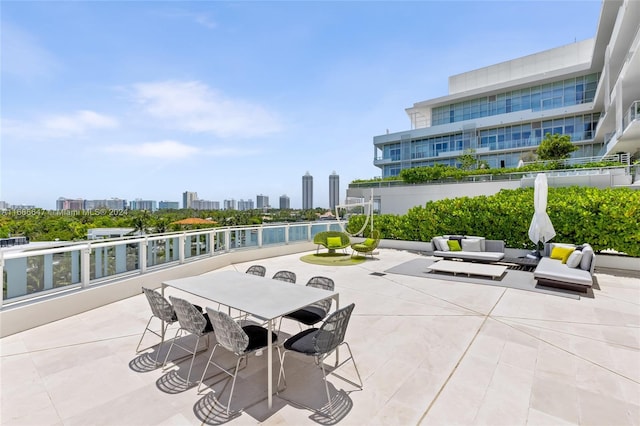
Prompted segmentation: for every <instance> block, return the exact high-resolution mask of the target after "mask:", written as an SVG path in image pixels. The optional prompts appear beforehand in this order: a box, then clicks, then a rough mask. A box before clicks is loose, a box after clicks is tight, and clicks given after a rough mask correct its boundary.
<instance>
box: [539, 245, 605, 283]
mask: <svg viewBox="0 0 640 426" xmlns="http://www.w3.org/2000/svg"><path fill="white" fill-rule="evenodd" d="M595 266H596V255H595V253H594V251H593V248H592V247H591V246H590V245H589V244H583V245H582V246H575V245H573V244H561V243H548V244H545V247H544V256H543V257H542V258H541V259H540V262H539V263H538V266H537V267H536V269H535V271H533V277H534V278H535V279H536V280H537V281H538V284H540V285H544V286H547V287H557V288H563V289H569V290H576V291H580V292H583V293H584V292H586V291H587V290H588V289H590V288H591V287H592V286H593V273H594V271H595Z"/></svg>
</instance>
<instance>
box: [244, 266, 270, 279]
mask: <svg viewBox="0 0 640 426" xmlns="http://www.w3.org/2000/svg"><path fill="white" fill-rule="evenodd" d="M246 273H247V274H251V275H257V276H259V277H264V276H265V275H266V274H267V268H265V267H264V266H262V265H251V266H249V269H247V271H246Z"/></svg>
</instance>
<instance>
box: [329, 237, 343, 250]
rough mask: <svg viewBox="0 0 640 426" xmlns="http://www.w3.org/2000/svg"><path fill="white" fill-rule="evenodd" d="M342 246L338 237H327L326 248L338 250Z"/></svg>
mask: <svg viewBox="0 0 640 426" xmlns="http://www.w3.org/2000/svg"><path fill="white" fill-rule="evenodd" d="M341 246H342V239H341V238H340V237H328V238H327V247H329V248H340V247H341Z"/></svg>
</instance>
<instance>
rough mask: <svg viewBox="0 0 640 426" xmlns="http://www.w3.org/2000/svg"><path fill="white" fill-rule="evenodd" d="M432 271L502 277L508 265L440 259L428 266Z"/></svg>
mask: <svg viewBox="0 0 640 426" xmlns="http://www.w3.org/2000/svg"><path fill="white" fill-rule="evenodd" d="M427 269H430V270H431V271H436V272H450V273H452V274H453V275H458V274H466V275H467V276H471V275H480V276H484V277H491V278H492V279H496V278H500V277H501V276H502V275H504V273H505V271H506V270H507V267H506V266H503V265H493V264H487V263H474V262H461V261H456V260H439V261H437V262H435V263H434V264H432V265H430V266H428V267H427Z"/></svg>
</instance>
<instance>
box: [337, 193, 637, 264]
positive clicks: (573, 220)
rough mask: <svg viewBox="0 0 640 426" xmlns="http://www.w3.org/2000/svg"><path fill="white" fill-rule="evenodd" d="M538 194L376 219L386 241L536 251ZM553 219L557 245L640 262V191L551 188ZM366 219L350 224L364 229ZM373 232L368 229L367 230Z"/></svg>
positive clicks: (446, 204)
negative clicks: (451, 238) (459, 240)
mask: <svg viewBox="0 0 640 426" xmlns="http://www.w3.org/2000/svg"><path fill="white" fill-rule="evenodd" d="M533 211H534V208H533V188H523V189H516V190H502V191H500V192H499V193H497V194H495V195H491V196H478V197H461V198H453V199H444V200H439V201H430V202H428V203H427V204H426V205H424V206H417V207H414V208H412V209H410V210H409V211H408V212H407V214H405V215H379V216H375V218H374V223H375V227H376V228H377V229H379V230H380V232H381V233H382V238H387V239H398V240H408V241H430V240H431V238H432V237H434V236H436V235H442V234H463V235H482V236H484V237H486V238H488V239H495V240H504V241H505V244H506V245H507V247H512V248H523V249H533V248H535V244H534V243H533V242H532V241H531V240H529V236H528V231H529V225H530V223H531V218H532V217H533ZM547 213H548V214H549V217H550V218H551V222H552V223H553V226H554V228H555V230H556V236H555V237H554V238H553V240H552V241H557V242H566V243H574V244H582V243H586V242H588V243H590V244H591V245H592V246H593V248H594V250H596V251H602V250H606V249H613V250H616V251H618V252H623V253H626V254H628V255H630V256H637V257H640V226H639V225H638V220H639V218H640V191H633V190H630V189H628V188H607V189H598V188H586V187H569V188H549V196H548V203H547ZM363 220H364V217H363V216H354V217H351V218H350V220H349V230H352V229H356V230H357V229H360V227H361V226H362V224H363ZM368 229H369V227H367V230H368Z"/></svg>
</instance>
